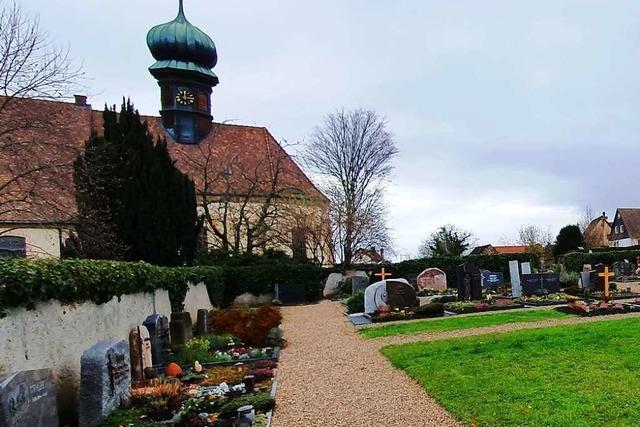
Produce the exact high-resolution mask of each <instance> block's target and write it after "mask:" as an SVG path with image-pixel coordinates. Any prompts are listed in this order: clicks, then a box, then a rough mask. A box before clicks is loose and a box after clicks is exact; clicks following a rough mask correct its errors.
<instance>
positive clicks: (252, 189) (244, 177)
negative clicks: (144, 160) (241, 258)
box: [181, 125, 328, 262]
mask: <svg viewBox="0 0 640 427" xmlns="http://www.w3.org/2000/svg"><path fill="white" fill-rule="evenodd" d="M219 126H221V125H215V126H214V128H213V130H212V132H213V133H214V137H215V133H216V132H218V131H219ZM181 149H182V150H183V155H182V156H181V157H182V158H184V159H186V160H185V161H186V162H188V165H187V167H188V168H189V169H190V170H193V171H194V173H195V175H194V178H195V181H196V187H197V189H196V192H197V197H198V206H199V210H200V213H201V215H202V216H203V218H204V222H205V225H206V230H207V232H208V233H209V234H210V236H208V238H207V242H206V243H207V249H209V250H215V251H220V252H228V253H241V252H247V253H255V252H259V251H261V250H264V249H285V248H289V249H291V248H292V246H295V245H294V244H293V243H295V242H292V241H293V240H296V237H300V238H301V240H300V245H301V247H302V250H303V251H304V248H305V247H306V246H309V247H311V245H313V244H314V242H315V241H317V243H318V244H320V243H322V242H323V239H322V233H321V232H320V230H321V229H322V227H324V228H326V227H328V221H327V220H326V218H325V220H323V219H322V218H321V215H318V212H317V209H315V206H314V205H313V202H309V203H307V202H308V197H307V195H306V194H305V192H304V189H301V188H298V187H297V186H295V185H293V184H292V182H295V180H294V179H291V177H292V175H291V174H292V171H291V170H289V169H290V166H291V165H290V162H289V161H288V160H289V158H288V154H287V153H286V151H285V149H284V148H283V147H282V146H279V147H278V149H277V150H269V153H268V159H264V161H258V162H256V161H255V159H253V160H251V159H248V157H252V156H253V155H254V154H255V153H247V152H242V153H228V152H226V151H224V150H220V149H219V147H218V146H216V144H200V145H199V146H191V147H184V148H181ZM317 251H318V247H317V246H313V250H310V251H307V253H311V254H315V253H316V252H317ZM314 258H315V255H314ZM318 261H319V262H322V261H324V259H320V260H318Z"/></svg>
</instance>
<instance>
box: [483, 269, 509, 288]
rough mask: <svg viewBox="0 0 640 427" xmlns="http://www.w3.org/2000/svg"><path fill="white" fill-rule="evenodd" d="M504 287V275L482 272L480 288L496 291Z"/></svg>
mask: <svg viewBox="0 0 640 427" xmlns="http://www.w3.org/2000/svg"><path fill="white" fill-rule="evenodd" d="M503 286H504V275H503V274H502V273H501V272H496V273H494V272H491V271H486V270H485V271H483V272H482V287H483V288H484V289H498V288H501V287H503Z"/></svg>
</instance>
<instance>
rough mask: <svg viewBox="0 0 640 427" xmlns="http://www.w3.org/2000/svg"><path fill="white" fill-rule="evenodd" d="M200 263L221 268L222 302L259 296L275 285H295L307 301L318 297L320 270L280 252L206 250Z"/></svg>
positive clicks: (201, 256)
mask: <svg viewBox="0 0 640 427" xmlns="http://www.w3.org/2000/svg"><path fill="white" fill-rule="evenodd" d="M198 264H200V265H217V266H220V267H222V269H223V270H224V282H225V287H224V298H223V301H224V305H230V304H231V303H233V301H234V299H235V298H236V297H237V296H239V295H242V294H244V293H247V292H248V293H251V294H253V295H256V296H258V295H262V294H267V293H273V292H274V291H275V285H276V284H277V285H278V286H279V288H280V289H283V288H286V287H289V288H297V290H298V291H299V292H290V293H293V294H298V293H300V294H304V295H305V296H306V300H307V301H309V302H312V301H316V300H318V299H320V297H321V296H322V290H323V288H324V279H326V275H325V273H324V271H323V269H322V268H321V267H320V266H318V265H316V264H314V263H312V262H309V261H298V260H294V259H292V258H291V257H289V256H287V255H286V254H285V253H283V252H280V251H272V250H268V251H266V252H265V253H264V254H262V255H257V254H246V253H245V254H232V255H230V254H226V253H208V254H202V255H200V257H199V258H198Z"/></svg>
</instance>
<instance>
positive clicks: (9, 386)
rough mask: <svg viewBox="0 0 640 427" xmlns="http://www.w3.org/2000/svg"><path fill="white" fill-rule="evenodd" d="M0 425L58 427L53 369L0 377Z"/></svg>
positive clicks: (4, 426) (12, 426)
mask: <svg viewBox="0 0 640 427" xmlns="http://www.w3.org/2000/svg"><path fill="white" fill-rule="evenodd" d="M0 426H2V427H26V426H28V427H57V426H58V410H57V405H56V393H55V388H54V384H53V374H52V372H51V370H50V369H39V370H35V371H22V372H16V373H11V374H6V375H0Z"/></svg>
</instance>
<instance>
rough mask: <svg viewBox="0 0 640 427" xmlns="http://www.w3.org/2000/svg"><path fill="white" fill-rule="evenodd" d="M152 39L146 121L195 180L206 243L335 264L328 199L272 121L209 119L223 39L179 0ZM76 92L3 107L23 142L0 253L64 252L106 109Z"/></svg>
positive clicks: (4, 156) (3, 218)
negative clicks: (82, 167)
mask: <svg viewBox="0 0 640 427" xmlns="http://www.w3.org/2000/svg"><path fill="white" fill-rule="evenodd" d="M147 45H148V47H149V50H150V51H151V54H152V55H153V58H154V59H155V61H156V62H155V63H153V64H152V65H151V66H150V68H149V71H150V73H151V75H152V76H153V78H155V80H156V81H157V84H158V86H159V100H160V102H159V107H160V111H159V113H160V114H159V117H151V116H145V117H143V118H142V119H143V120H145V121H146V122H147V125H148V127H149V131H150V132H151V133H152V134H153V135H154V137H159V138H164V139H166V141H167V145H168V148H169V152H170V154H171V156H172V157H173V159H174V160H175V161H176V166H177V167H178V168H179V169H180V170H181V171H182V172H183V173H185V174H187V175H189V176H190V177H191V179H193V181H194V182H195V184H196V193H197V199H198V206H199V207H198V209H199V213H200V214H201V215H202V216H203V217H204V218H205V226H204V227H203V233H202V242H203V245H206V247H207V248H208V249H220V250H232V251H253V252H260V251H262V250H264V249H279V250H284V251H285V252H287V253H289V254H290V255H293V256H297V257H304V258H312V259H316V260H318V261H320V262H322V263H324V264H330V263H331V262H332V259H333V258H332V248H331V243H330V242H331V239H330V229H329V220H328V210H329V200H328V199H327V197H326V196H325V195H324V194H322V192H321V191H320V190H319V189H318V188H317V187H316V186H315V185H314V184H313V182H312V181H311V180H310V179H309V178H308V177H307V176H306V175H305V174H304V172H303V171H302V170H301V169H300V167H299V166H298V165H297V164H296V163H295V161H294V160H293V159H292V158H291V157H290V156H289V155H288V154H287V152H286V151H285V149H284V148H283V147H282V146H281V145H280V144H279V143H278V142H277V141H276V140H275V138H274V137H273V136H272V135H271V133H270V132H269V131H268V130H267V129H266V128H263V127H254V126H242V125H235V124H225V123H216V122H215V121H214V120H213V108H212V97H213V94H214V88H215V87H216V86H217V85H218V84H219V83H220V81H219V79H218V77H217V76H216V74H215V73H214V72H213V68H214V67H215V66H216V64H217V62H218V55H217V51H216V46H215V44H214V42H213V40H212V39H211V38H210V37H209V36H208V35H207V34H205V33H204V32H203V31H202V30H200V29H199V28H197V27H196V26H194V25H192V24H191V23H190V22H189V21H188V20H187V18H186V15H185V12H184V8H183V4H182V0H180V2H179V11H178V15H177V17H176V18H175V19H174V20H172V21H170V22H167V23H165V24H161V25H158V26H155V27H153V28H152V29H151V30H150V31H149V33H148V35H147ZM75 98H76V99H75V102H73V103H71V102H56V101H46V100H37V99H21V98H14V99H12V100H10V102H8V103H7V106H6V107H5V109H4V110H3V112H2V117H0V127H3V126H4V127H6V126H8V124H9V123H10V124H11V126H12V127H13V128H14V130H13V131H12V138H13V140H15V141H18V142H20V143H18V144H13V145H12V146H11V147H9V148H8V149H6V150H3V152H2V153H0V165H1V166H2V170H1V171H0V180H1V181H0V188H3V189H4V191H1V192H0V255H2V254H4V255H11V256H27V257H58V256H60V255H61V251H62V248H63V245H64V242H65V240H66V239H67V238H69V236H70V235H71V234H72V233H73V231H74V221H75V218H76V215H77V208H76V205H75V190H74V185H73V162H74V160H75V159H76V158H77V156H78V154H79V153H81V152H82V150H83V149H84V145H85V143H86V142H87V140H88V139H89V138H90V136H91V135H92V133H94V132H95V133H97V134H101V133H102V132H103V123H102V111H97V110H93V109H92V107H91V105H90V104H89V103H87V98H86V97H84V96H76V97H75ZM133 101H135V100H133ZM16 124H17V125H16Z"/></svg>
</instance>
